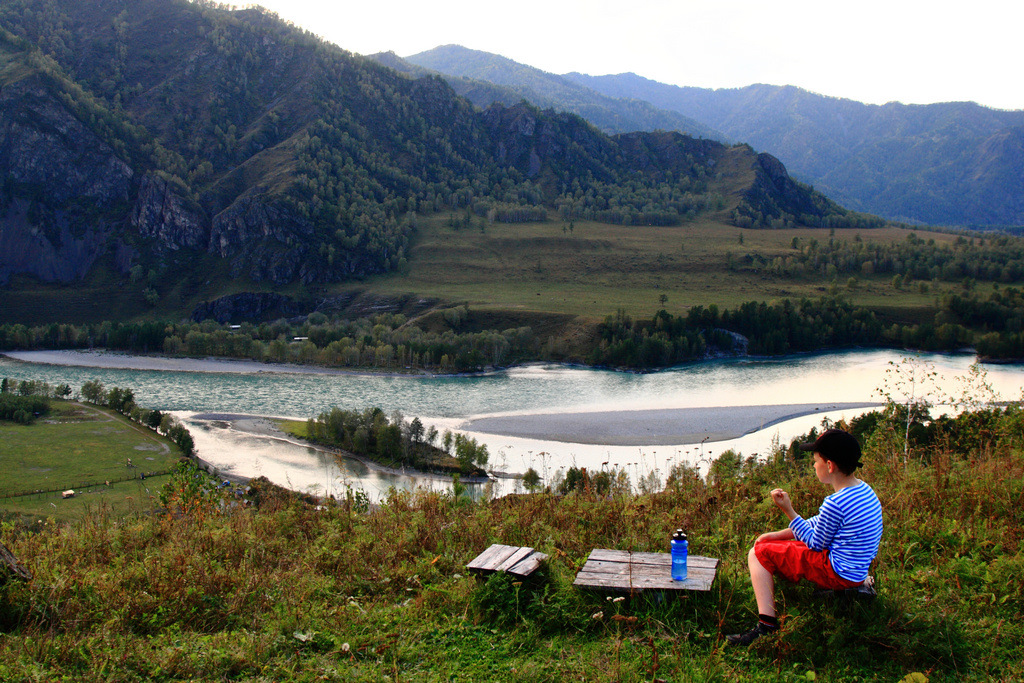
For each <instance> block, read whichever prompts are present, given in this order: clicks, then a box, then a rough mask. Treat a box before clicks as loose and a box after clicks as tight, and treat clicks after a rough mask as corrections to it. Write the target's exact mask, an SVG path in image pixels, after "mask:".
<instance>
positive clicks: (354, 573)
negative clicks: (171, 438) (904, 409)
mask: <svg viewBox="0 0 1024 683" xmlns="http://www.w3.org/2000/svg"><path fill="white" fill-rule="evenodd" d="M994 413H995V419H993V420H988V421H985V422H984V423H983V424H984V428H978V429H976V430H975V433H974V434H973V436H971V435H970V434H969V432H970V430H969V429H963V430H960V432H958V442H957V443H958V445H959V446H962V445H963V444H964V442H965V441H964V440H965V439H973V446H972V447H971V448H969V449H967V450H963V449H962V448H959V447H958V449H956V450H953V449H950V448H948V447H947V446H946V445H944V444H943V440H942V439H935V440H933V441H931V442H930V445H927V446H924V445H922V446H919V447H918V448H917V449H911V451H910V456H911V457H910V458H909V459H906V460H905V459H904V451H903V447H902V443H901V442H900V435H901V434H902V432H901V430H900V429H899V422H898V420H891V419H880V420H877V421H876V422H874V423H873V424H872V426H871V431H870V433H867V434H866V435H865V442H866V444H867V446H866V457H865V461H866V466H865V468H864V470H862V474H861V476H862V478H863V479H865V480H866V481H869V482H870V483H871V484H872V485H873V486H874V487H875V489H876V491H877V492H878V494H879V497H880V499H881V500H882V504H883V506H884V511H885V523H886V530H885V535H884V537H883V542H882V548H881V552H880V555H879V558H878V559H877V561H876V564H875V566H874V567H873V569H872V573H873V575H874V576H875V577H876V578H877V581H878V585H879V597H878V598H877V599H876V600H875V601H874V602H871V603H857V602H855V603H843V602H839V603H836V602H820V601H817V600H815V599H814V598H813V597H812V595H811V593H812V590H811V587H809V586H805V585H797V586H791V585H783V586H781V587H780V590H779V594H778V598H779V607H780V614H781V615H782V622H783V627H782V630H781V633H780V634H779V635H778V636H777V637H770V638H764V639H761V640H760V641H758V642H757V643H755V645H754V646H753V647H751V648H750V649H745V648H734V647H729V646H726V645H725V643H724V640H723V638H722V635H721V634H722V633H723V632H732V631H734V630H737V629H742V628H746V627H748V626H749V625H750V623H751V622H752V620H753V619H754V612H755V608H754V598H753V593H752V591H751V589H750V586H749V582H748V577H747V572H746V566H745V554H746V550H747V548H748V546H749V544H750V543H751V541H752V539H753V538H754V537H755V536H756V535H757V534H759V533H761V532H763V531H765V530H767V529H774V528H779V527H781V526H782V524H783V522H784V521H785V520H784V518H782V517H781V515H780V514H778V513H777V512H776V509H775V507H774V506H773V504H772V503H771V501H770V498H769V496H768V491H769V490H770V489H771V488H772V487H775V486H782V487H784V488H786V489H787V490H789V491H790V493H791V495H792V498H793V501H794V504H795V506H796V508H797V510H798V511H800V512H802V513H805V514H812V513H813V512H814V511H815V510H816V509H817V507H818V505H819V504H820V501H821V498H822V497H823V496H824V495H826V494H827V493H828V491H827V490H825V489H824V488H823V487H822V486H821V485H820V484H819V483H818V482H817V480H816V479H815V477H814V475H813V472H812V470H811V467H810V465H809V463H808V461H806V460H797V459H794V458H793V457H792V456H791V455H790V453H789V452H788V451H787V450H786V449H779V450H778V451H777V452H776V453H775V454H774V456H773V457H771V458H769V459H768V460H767V461H764V462H755V461H752V460H746V461H741V463H740V466H739V467H736V468H731V469H730V468H718V469H716V470H715V476H712V477H710V478H709V479H705V478H702V477H700V476H698V475H697V474H696V473H695V472H693V471H686V470H681V471H677V472H676V473H675V475H676V476H674V477H673V478H672V479H671V481H670V482H669V484H668V485H667V486H666V487H665V488H664V490H661V491H658V492H656V493H649V494H642V495H632V494H625V493H613V494H610V495H608V494H605V495H598V494H597V493H596V492H593V491H587V490H582V491H576V492H574V493H571V494H569V495H564V496H562V495H557V494H552V493H547V492H540V493H534V494H529V495H521V496H508V497H504V498H501V499H497V500H492V501H487V502H483V503H474V502H471V501H468V500H466V499H464V498H461V497H458V496H454V495H452V494H445V493H437V492H417V493H408V492H398V491H395V492H392V494H391V495H390V497H389V498H388V499H387V500H386V501H384V502H383V503H382V504H380V505H379V506H376V507H373V508H372V509H366V507H365V505H361V504H360V501H359V500H358V499H357V498H355V497H352V498H348V499H345V500H342V501H340V502H336V503H333V504H330V505H327V506H321V507H317V506H315V505H312V504H309V503H308V502H305V501H303V500H301V499H299V498H297V497H295V496H292V495H289V494H287V493H284V492H281V491H279V490H276V489H274V488H273V487H271V486H269V485H266V484H261V483H257V484H256V485H255V487H254V489H253V492H252V494H251V495H250V497H249V500H250V501H251V503H252V504H251V505H248V506H246V505H242V504H240V502H239V501H238V500H237V499H228V500H225V499H222V498H221V497H219V495H218V494H217V492H216V491H215V490H213V489H212V488H211V487H210V486H209V485H207V484H205V483H203V481H202V480H201V479H197V478H196V476H197V475H196V472H194V471H189V470H187V469H186V470H183V471H182V473H180V474H179V475H178V476H177V477H176V478H175V480H174V483H173V485H171V486H169V487H168V489H167V491H166V492H165V495H164V502H165V507H164V508H163V509H162V510H161V511H160V512H158V513H155V514H152V515H138V516H134V517H130V518H120V519H118V518H114V517H113V516H112V515H110V514H109V513H107V512H106V511H104V510H102V509H101V510H97V511H96V512H95V513H94V514H92V515H90V516H89V517H87V518H86V519H85V520H83V521H82V522H80V523H78V524H75V525H65V526H48V527H46V528H44V529H43V530H42V531H41V532H37V533H36V532H29V531H26V530H23V529H19V528H15V527H12V526H10V525H6V526H4V527H3V540H4V543H5V544H6V545H7V546H8V548H10V549H11V550H12V551H13V552H14V553H15V554H16V555H18V556H19V557H20V558H21V559H22V561H23V562H25V564H26V565H28V566H29V567H30V568H31V569H32V571H33V572H34V574H35V577H34V579H33V581H32V582H31V583H28V584H24V583H18V582H13V581H9V582H7V583H6V584H5V585H3V586H2V587H0V615H2V616H0V629H2V632H3V634H4V635H3V636H2V638H0V680H4V681H8V680H10V681H18V680H26V681H31V680H55V679H62V678H63V679H67V680H86V681H88V680H103V681H132V680H157V681H160V680H166V681H171V680H183V679H192V680H211V681H212V680H268V681H269V680H309V681H313V680H337V681H364V680H365V681H381V680H392V681H400V680H401V681H438V680H446V681H447V680H465V681H490V680H509V681H512V680H515V681H524V680H525V681H563V680H592V681H620V680H621V681H655V680H663V681H691V680H692V681H704V680H735V679H746V680H794V679H800V680H808V679H809V677H811V678H817V679H818V680H889V681H898V680H900V679H902V678H903V677H905V676H907V675H909V674H912V673H920V674H924V675H925V676H927V677H928V678H929V679H930V680H933V681H943V680H950V681H952V680H1019V679H1021V678H1024V646H1022V643H1024V619H1022V614H1021V610H1022V605H1024V601H1022V598H1024V579H1022V577H1024V553H1022V550H1021V547H1022V540H1024V524H1022V521H1024V513H1022V511H1021V508H1022V505H1024V455H1022V452H1021V449H1020V444H1021V443H1022V439H1024V416H1022V414H1021V412H1020V410H1019V408H1016V407H1013V408H1008V409H1005V410H998V411H994ZM979 424H982V423H980V422H979ZM680 526H682V527H684V528H686V529H687V531H688V532H689V536H690V539H691V552H692V553H695V554H700V555H709V556H714V557H718V558H721V560H722V562H721V566H720V570H719V575H718V578H717V579H716V581H715V584H714V586H713V587H712V590H711V591H709V592H707V593H700V594H698V593H694V594H691V595H685V596H681V597H680V596H673V595H668V596H666V595H657V594H653V595H652V594H641V595H636V596H627V597H626V599H625V600H621V601H615V600H612V599H609V598H612V597H613V596H605V595H602V594H595V593H589V592H583V591H580V590H578V589H576V588H574V587H573V586H572V581H573V579H574V577H575V574H576V572H577V571H578V570H579V569H580V567H581V566H582V564H583V563H584V561H585V560H586V557H587V555H588V554H589V552H590V550H591V549H593V548H599V547H600V548H620V549H628V550H634V551H666V550H667V547H668V538H669V534H670V532H671V530H673V529H675V528H676V527H680ZM494 542H501V543H506V544H511V545H529V546H534V547H536V548H538V549H540V550H541V551H543V552H546V553H547V554H548V555H549V560H548V561H547V562H546V564H545V566H544V568H543V569H542V570H541V571H540V572H538V574H537V575H535V576H534V577H533V578H531V579H530V580H525V581H519V580H514V579H513V577H509V576H505V575H496V576H493V577H491V578H490V579H486V580H485V579H481V578H476V577H474V576H471V575H469V574H468V573H467V571H466V570H465V564H466V563H467V562H469V560H471V559H472V558H473V557H474V556H476V555H477V554H478V553H479V552H481V551H482V550H483V549H484V548H486V547H487V546H488V545H489V544H491V543H494ZM811 674H813V676H811Z"/></svg>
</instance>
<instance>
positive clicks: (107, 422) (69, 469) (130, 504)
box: [0, 400, 180, 521]
mask: <svg viewBox="0 0 1024 683" xmlns="http://www.w3.org/2000/svg"><path fill="white" fill-rule="evenodd" d="M50 404H51V406H52V408H51V413H50V414H49V415H47V416H44V417H42V418H40V419H38V420H36V422H34V423H33V424H31V425H19V424H14V423H12V422H7V421H0V470H2V471H3V472H4V473H5V476H4V478H3V482H2V483H0V510H2V511H5V512H7V513H10V514H13V515H23V516H25V517H31V516H45V517H50V518H53V519H55V520H59V521H70V520H74V519H79V518H81V517H83V516H85V515H86V514H87V513H89V511H90V510H93V509H96V508H100V507H104V506H106V507H110V508H112V509H113V510H114V511H115V512H116V513H118V514H120V513H123V512H126V511H129V510H147V511H148V510H151V509H152V508H153V507H154V505H155V500H156V495H157V492H158V491H159V489H160V487H161V486H162V485H163V484H164V483H165V482H166V480H167V478H166V473H167V472H169V471H170V470H171V469H173V467H174V465H175V463H176V462H177V461H178V460H179V458H180V453H179V452H178V450H177V448H176V447H175V446H174V445H173V444H172V443H171V442H170V441H169V440H168V439H166V438H165V437H163V436H161V435H159V434H157V433H156V432H154V431H152V430H150V429H147V428H145V427H143V426H140V425H138V424H136V423H133V422H131V421H130V420H128V419H127V418H125V417H124V416H122V415H119V414H117V413H115V412H114V411H111V410H107V409H105V408H102V407H99V406H94V405H86V404H80V403H74V402H64V401H57V400H51V401H50ZM129 461H130V463H131V464H130V465H129ZM151 473H162V474H161V475H160V476H148V475H150V474H151ZM142 474H146V475H147V478H146V479H141V478H140V475H142ZM108 482H109V483H108ZM68 489H71V490H74V491H75V496H74V497H73V498H66V499H65V498H62V497H61V492H62V491H64V490H68ZM35 491H38V492H39V493H31V492H35ZM19 494H27V495H19Z"/></svg>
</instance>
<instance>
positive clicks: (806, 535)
mask: <svg viewBox="0 0 1024 683" xmlns="http://www.w3.org/2000/svg"><path fill="white" fill-rule="evenodd" d="M789 528H790V529H792V530H793V535H794V536H795V537H796V539H797V540H798V541H802V542H803V543H804V544H805V545H806V546H807V547H808V548H810V549H811V550H818V551H821V550H828V559H829V561H830V562H831V563H832V569H834V570H835V571H836V574H838V575H839V576H841V577H842V578H844V579H846V580H847V581H863V580H864V579H866V578H867V576H868V567H869V566H870V565H871V560H873V559H875V555H877V554H878V544H879V542H880V541H881V539H882V504H881V503H879V502H878V496H876V495H875V492H874V490H873V489H872V488H871V487H870V486H868V485H867V484H866V483H864V482H863V481H862V482H860V483H859V484H855V485H853V486H847V487H846V488H844V489H840V490H839V491H836V492H835V493H833V494H831V495H829V496H826V497H825V500H824V501H823V502H822V504H821V507H820V508H819V509H818V514H817V515H815V516H814V517H811V518H810V519H804V518H802V517H800V516H799V515H797V516H796V517H795V518H794V519H793V520H792V521H791V522H790V523H789Z"/></svg>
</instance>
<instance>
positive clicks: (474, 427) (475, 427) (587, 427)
mask: <svg viewBox="0 0 1024 683" xmlns="http://www.w3.org/2000/svg"><path fill="white" fill-rule="evenodd" d="M881 405H882V404H881V403H877V402H876V403H864V402H861V403H802V404H788V405H750V406H717V407H706V408H668V409H649V410H620V411H596V412H578V413H564V412H561V413H538V414H530V415H497V416H489V417H480V418H475V419H471V420H468V421H466V422H465V423H463V424H462V426H461V428H462V429H464V430H466V431H471V432H481V433H484V434H496V435H500V436H514V437H518V438H525V439H538V440H541V441H560V442H565V443H581V444H595V445H604V446H676V445H686V444H698V443H703V442H708V441H710V442H714V441H726V440H728V439H738V438H739V437H741V436H743V435H745V434H751V433H753V432H756V431H759V430H761V429H764V428H766V427H770V426H772V425H775V424H778V423H780V422H785V421H786V420H792V419H795V418H798V417H803V416H805V415H813V414H815V413H819V412H820V413H826V412H829V411H834V410H859V409H864V408H874V407H878V406H881Z"/></svg>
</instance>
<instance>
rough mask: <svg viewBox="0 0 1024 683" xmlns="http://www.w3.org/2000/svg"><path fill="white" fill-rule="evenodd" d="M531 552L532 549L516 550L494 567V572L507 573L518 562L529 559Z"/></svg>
mask: <svg viewBox="0 0 1024 683" xmlns="http://www.w3.org/2000/svg"><path fill="white" fill-rule="evenodd" d="M532 552H533V548H516V549H515V551H513V553H512V554H511V555H509V556H508V557H506V558H505V560H504V561H503V562H502V563H501V564H499V565H498V566H497V567H495V571H499V572H507V571H508V570H509V569H511V568H512V567H514V566H516V564H517V563H518V562H519V561H520V560H525V559H526V558H527V557H529V555H530V553H532Z"/></svg>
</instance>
